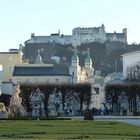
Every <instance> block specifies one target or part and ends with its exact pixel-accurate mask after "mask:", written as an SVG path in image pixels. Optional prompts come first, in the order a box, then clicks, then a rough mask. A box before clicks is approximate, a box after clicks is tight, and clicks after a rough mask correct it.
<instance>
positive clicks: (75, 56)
mask: <svg viewBox="0 0 140 140" xmlns="http://www.w3.org/2000/svg"><path fill="white" fill-rule="evenodd" d="M71 60H72V61H78V60H79V58H78V55H77V54H76V52H74V54H73V56H72V58H71Z"/></svg>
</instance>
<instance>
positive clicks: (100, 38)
mask: <svg viewBox="0 0 140 140" xmlns="http://www.w3.org/2000/svg"><path fill="white" fill-rule="evenodd" d="M105 41H119V42H122V43H124V44H127V28H124V29H122V33H116V32H115V31H114V33H107V32H106V31H105V26H104V25H103V24H102V25H101V26H99V27H91V28H81V27H77V28H74V29H73V30H72V35H63V34H60V31H59V32H58V33H55V34H51V35H50V36H35V34H34V33H32V34H31V39H29V40H27V41H26V43H54V42H55V43H59V44H62V45H72V46H80V45H81V44H85V43H91V42H100V43H104V42H105Z"/></svg>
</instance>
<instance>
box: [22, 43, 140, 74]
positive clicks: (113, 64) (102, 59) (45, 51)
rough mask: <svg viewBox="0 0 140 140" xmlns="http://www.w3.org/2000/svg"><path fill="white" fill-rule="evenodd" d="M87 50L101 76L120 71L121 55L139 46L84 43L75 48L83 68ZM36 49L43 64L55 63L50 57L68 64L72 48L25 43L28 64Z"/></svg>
mask: <svg viewBox="0 0 140 140" xmlns="http://www.w3.org/2000/svg"><path fill="white" fill-rule="evenodd" d="M87 48H89V50H90V55H91V58H92V60H93V67H94V68H95V69H96V70H101V73H102V75H103V76H105V75H107V74H108V73H111V72H114V71H116V72H121V71H122V61H121V55H122V54H124V53H127V52H132V51H136V50H140V46H139V45H135V44H132V45H127V44H123V43H120V42H105V43H103V44H101V43H99V42H93V43H86V44H82V45H81V46H77V54H78V56H79V58H80V59H79V60H80V65H81V66H84V60H85V57H86V51H87ZM38 49H41V56H42V57H43V62H44V63H55V62H54V61H53V60H51V57H52V56H59V57H60V63H62V64H67V65H68V64H70V63H71V56H72V55H73V51H74V48H73V47H72V45H61V44H57V43H55V42H54V43H25V46H24V47H23V50H22V51H23V57H24V58H25V59H28V61H29V63H34V60H35V58H36V56H37V52H38Z"/></svg>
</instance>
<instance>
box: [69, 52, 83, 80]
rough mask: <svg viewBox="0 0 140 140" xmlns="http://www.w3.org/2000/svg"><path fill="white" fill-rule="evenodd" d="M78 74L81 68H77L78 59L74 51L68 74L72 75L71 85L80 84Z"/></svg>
mask: <svg viewBox="0 0 140 140" xmlns="http://www.w3.org/2000/svg"><path fill="white" fill-rule="evenodd" d="M80 73H81V67H80V66H79V57H78V55H77V53H76V50H75V51H74V54H73V55H72V58H71V66H70V67H69V74H70V75H72V82H73V83H79V82H80Z"/></svg>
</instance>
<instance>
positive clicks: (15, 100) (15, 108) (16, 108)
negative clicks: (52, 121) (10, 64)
mask: <svg viewBox="0 0 140 140" xmlns="http://www.w3.org/2000/svg"><path fill="white" fill-rule="evenodd" d="M19 93H20V86H19V85H15V87H14V92H13V95H12V97H11V99H10V106H9V110H8V112H9V115H11V116H12V117H15V116H25V115H26V114H27V113H26V111H25V109H24V107H23V106H22V99H21V97H19Z"/></svg>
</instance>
